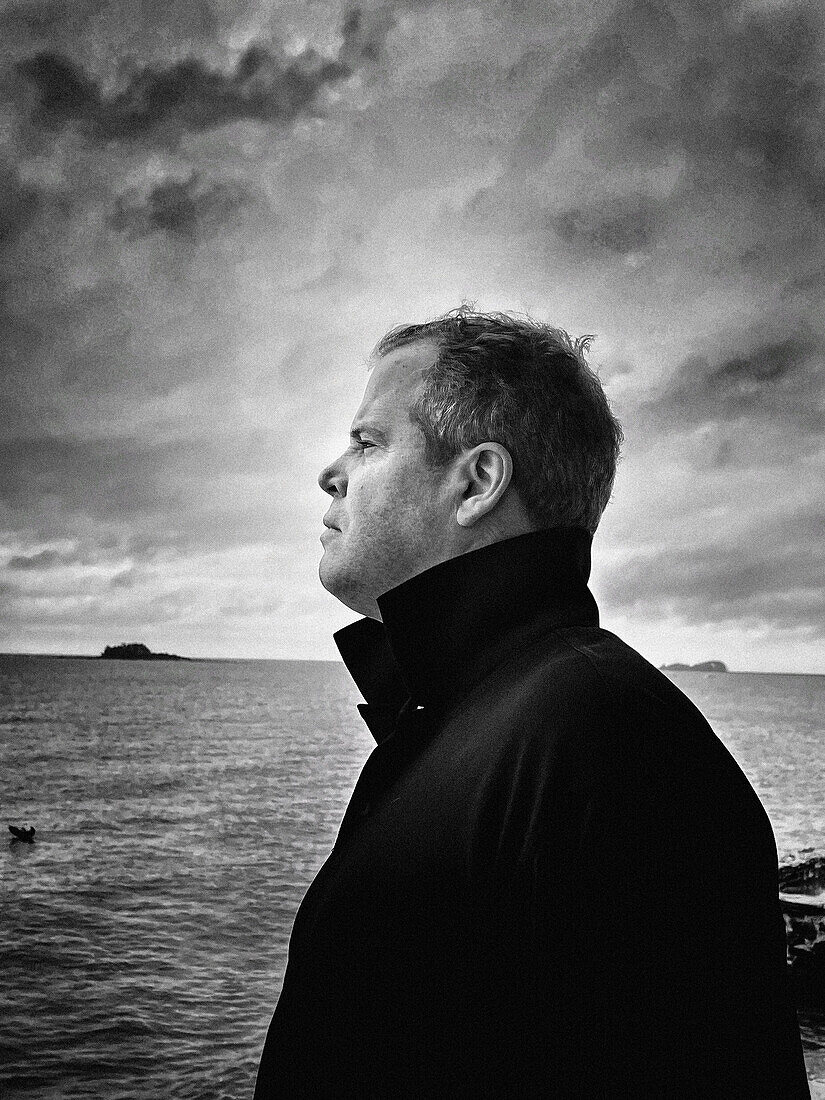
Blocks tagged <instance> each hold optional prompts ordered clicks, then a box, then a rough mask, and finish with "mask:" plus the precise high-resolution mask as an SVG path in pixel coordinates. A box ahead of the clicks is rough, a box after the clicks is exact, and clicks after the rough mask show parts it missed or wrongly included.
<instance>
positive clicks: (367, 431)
mask: <svg viewBox="0 0 825 1100" xmlns="http://www.w3.org/2000/svg"><path fill="white" fill-rule="evenodd" d="M349 434H350V439H360V438H361V436H362V435H368V436H370V438H372V439H375V440H376V441H377V442H378V443H386V442H387V436H386V434H385V433H384V432H382V431H381V429H380V428H377V427H376V426H375V425H374V424H359V425H358V426H357V427H356V428H352V429H351V431H350V433H349Z"/></svg>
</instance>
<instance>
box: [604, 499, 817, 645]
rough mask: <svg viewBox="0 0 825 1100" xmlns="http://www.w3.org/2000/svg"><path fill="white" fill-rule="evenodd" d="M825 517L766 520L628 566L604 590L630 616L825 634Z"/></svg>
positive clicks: (647, 555) (804, 515)
mask: <svg viewBox="0 0 825 1100" xmlns="http://www.w3.org/2000/svg"><path fill="white" fill-rule="evenodd" d="M824 529H825V513H823V512H822V511H819V512H817V511H812V510H806V511H801V512H799V513H798V514H795V515H780V516H776V515H768V516H761V517H760V518H759V519H758V521H757V520H751V521H750V522H749V523H748V524H747V525H745V526H739V527H731V528H728V529H717V530H714V531H713V532H708V534H709V535H712V537H710V538H708V540H707V541H706V542H697V543H694V544H692V545H685V546H682V547H679V546H671V545H668V546H667V548H666V549H664V548H662V549H661V550H659V551H648V552H645V553H640V554H637V555H636V556H634V557H631V558H630V559H629V560H625V561H624V562H623V563H622V565H621V568H620V569H617V570H616V571H615V572H614V573H612V574H611V575H609V576H607V577H606V578H605V579H604V581H603V583H602V586H601V588H602V595H603V598H604V600H605V602H606V603H607V604H609V605H610V606H611V607H613V608H621V609H622V610H624V611H633V610H635V611H639V612H641V611H643V610H644V611H645V612H647V613H654V614H660V613H662V612H665V613H667V612H675V613H676V614H677V615H678V616H679V617H681V618H683V619H685V620H687V621H690V622H694V623H721V622H733V621H738V622H740V623H744V624H750V625H760V624H761V625H767V626H772V627H776V628H780V629H790V630H792V629H795V628H797V629H802V630H806V631H807V632H809V633H810V634H812V635H816V636H821V635H823V634H825V589H823V586H822V576H823V574H825V544H823V540H822V531H823V530H824Z"/></svg>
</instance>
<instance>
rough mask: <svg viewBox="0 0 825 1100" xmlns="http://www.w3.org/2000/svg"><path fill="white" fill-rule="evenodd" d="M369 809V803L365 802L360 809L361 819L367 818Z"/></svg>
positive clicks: (370, 807)
mask: <svg viewBox="0 0 825 1100" xmlns="http://www.w3.org/2000/svg"><path fill="white" fill-rule="evenodd" d="M371 809H372V806H370V804H369V802H365V803H364V805H363V806H362V807H361V817H368V816H369V813H370V810H371Z"/></svg>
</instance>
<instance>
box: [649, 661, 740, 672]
mask: <svg viewBox="0 0 825 1100" xmlns="http://www.w3.org/2000/svg"><path fill="white" fill-rule="evenodd" d="M659 668H660V670H661V671H662V672H727V671H728V666H727V665H726V664H725V662H724V661H700V662H699V664H698V665H685V664H682V663H681V662H680V661H674V663H673V664H672V665H659Z"/></svg>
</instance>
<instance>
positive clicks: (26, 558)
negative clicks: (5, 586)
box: [6, 550, 77, 572]
mask: <svg viewBox="0 0 825 1100" xmlns="http://www.w3.org/2000/svg"><path fill="white" fill-rule="evenodd" d="M76 561H77V554H76V553H74V552H73V551H69V552H66V551H62V550H40V551H39V552H38V553H35V554H15V555H14V556H13V557H11V558H9V560H8V561H7V562H6V568H7V569H11V570H15V571H19V572H41V571H43V570H47V569H53V568H54V567H55V566H61V565H71V564H73V563H74V562H76Z"/></svg>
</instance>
